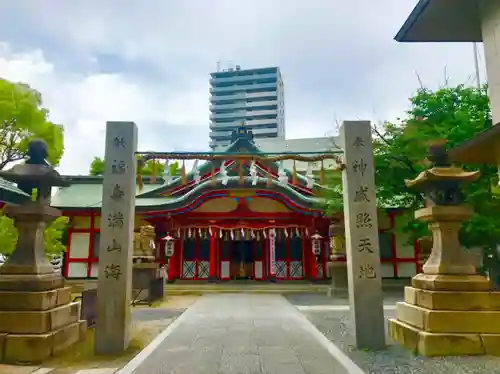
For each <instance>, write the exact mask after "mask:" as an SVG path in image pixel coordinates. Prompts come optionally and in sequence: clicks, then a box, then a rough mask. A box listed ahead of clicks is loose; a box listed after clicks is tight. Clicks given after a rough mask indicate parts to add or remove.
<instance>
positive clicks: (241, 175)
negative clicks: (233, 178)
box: [238, 160, 245, 184]
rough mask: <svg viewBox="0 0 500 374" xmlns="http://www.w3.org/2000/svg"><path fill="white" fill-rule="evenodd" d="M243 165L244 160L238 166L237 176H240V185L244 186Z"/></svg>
mask: <svg viewBox="0 0 500 374" xmlns="http://www.w3.org/2000/svg"><path fill="white" fill-rule="evenodd" d="M244 164H245V160H240V166H239V169H238V173H239V176H240V184H244V183H245V175H244V174H243V165H244Z"/></svg>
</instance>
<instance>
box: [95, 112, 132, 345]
mask: <svg viewBox="0 0 500 374" xmlns="http://www.w3.org/2000/svg"><path fill="white" fill-rule="evenodd" d="M136 150H137V126H136V125H135V123H133V122H108V123H107V124H106V151H105V155H104V162H105V172H104V179H103V187H102V208H101V228H100V229H101V235H100V242H99V281H98V288H97V292H98V296H97V321H96V331H95V351H96V353H97V354H114V353H118V352H121V351H123V350H124V349H126V348H127V347H128V344H129V340H130V297H131V289H132V247H133V246H132V243H133V232H134V217H135V194H136V182H135V176H136V157H135V152H136Z"/></svg>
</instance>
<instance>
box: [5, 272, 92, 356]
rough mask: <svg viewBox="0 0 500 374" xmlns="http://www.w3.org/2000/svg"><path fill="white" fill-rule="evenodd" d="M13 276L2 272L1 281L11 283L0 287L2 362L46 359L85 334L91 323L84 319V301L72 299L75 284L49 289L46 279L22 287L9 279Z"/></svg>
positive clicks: (81, 338)
mask: <svg viewBox="0 0 500 374" xmlns="http://www.w3.org/2000/svg"><path fill="white" fill-rule="evenodd" d="M11 277H12V275H1V276H0V284H3V285H4V284H9V286H10V287H9V289H7V290H5V289H2V290H0V362H4V363H32V364H38V363H42V362H44V361H46V360H48V359H49V358H50V357H52V356H54V355H56V354H58V353H60V352H61V351H63V350H65V349H67V348H69V347H70V346H72V345H73V344H75V343H77V342H78V341H80V340H83V339H84V338H85V333H86V331H87V323H86V321H82V320H80V307H81V306H80V303H79V302H71V287H64V286H63V287H59V288H53V289H46V288H47V282H44V283H43V285H42V286H40V287H34V290H30V291H22V290H21V289H22V287H21V285H18V286H16V287H14V283H13V282H12V279H9V280H8V281H6V279H5V278H11ZM45 278H47V279H48V278H49V277H48V276H47V277H45ZM47 279H45V281H47ZM22 285H23V286H24V287H25V288H26V283H24V282H23V283H22ZM44 288H45V290H43V291H38V290H39V289H44ZM13 290H15V291H13Z"/></svg>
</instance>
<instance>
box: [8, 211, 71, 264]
mask: <svg viewBox="0 0 500 374" xmlns="http://www.w3.org/2000/svg"><path fill="white" fill-rule="evenodd" d="M68 221H69V218H68V217H59V218H57V219H56V220H55V221H54V222H52V223H51V224H50V225H49V226H48V227H47V228H46V229H45V233H44V235H45V236H44V243H45V252H46V253H47V254H53V255H60V254H62V253H63V252H64V250H65V249H66V244H65V243H64V242H63V240H62V239H63V235H64V232H65V230H66V228H67V226H68ZM16 242H17V230H16V228H15V226H14V221H13V220H12V219H10V218H9V217H7V216H5V215H3V213H2V215H1V216H0V253H2V254H4V255H10V254H11V253H12V251H14V249H15V248H16Z"/></svg>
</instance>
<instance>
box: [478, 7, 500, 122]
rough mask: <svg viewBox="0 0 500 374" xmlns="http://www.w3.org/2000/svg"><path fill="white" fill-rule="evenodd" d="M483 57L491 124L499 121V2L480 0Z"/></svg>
mask: <svg viewBox="0 0 500 374" xmlns="http://www.w3.org/2000/svg"><path fill="white" fill-rule="evenodd" d="M479 4H480V14H481V25H482V35H483V46H484V58H485V63H486V71H487V74H488V91H489V93H488V95H489V97H490V103H491V117H492V120H493V124H494V125H496V124H498V123H500V2H499V1H497V0H480V1H479Z"/></svg>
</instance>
